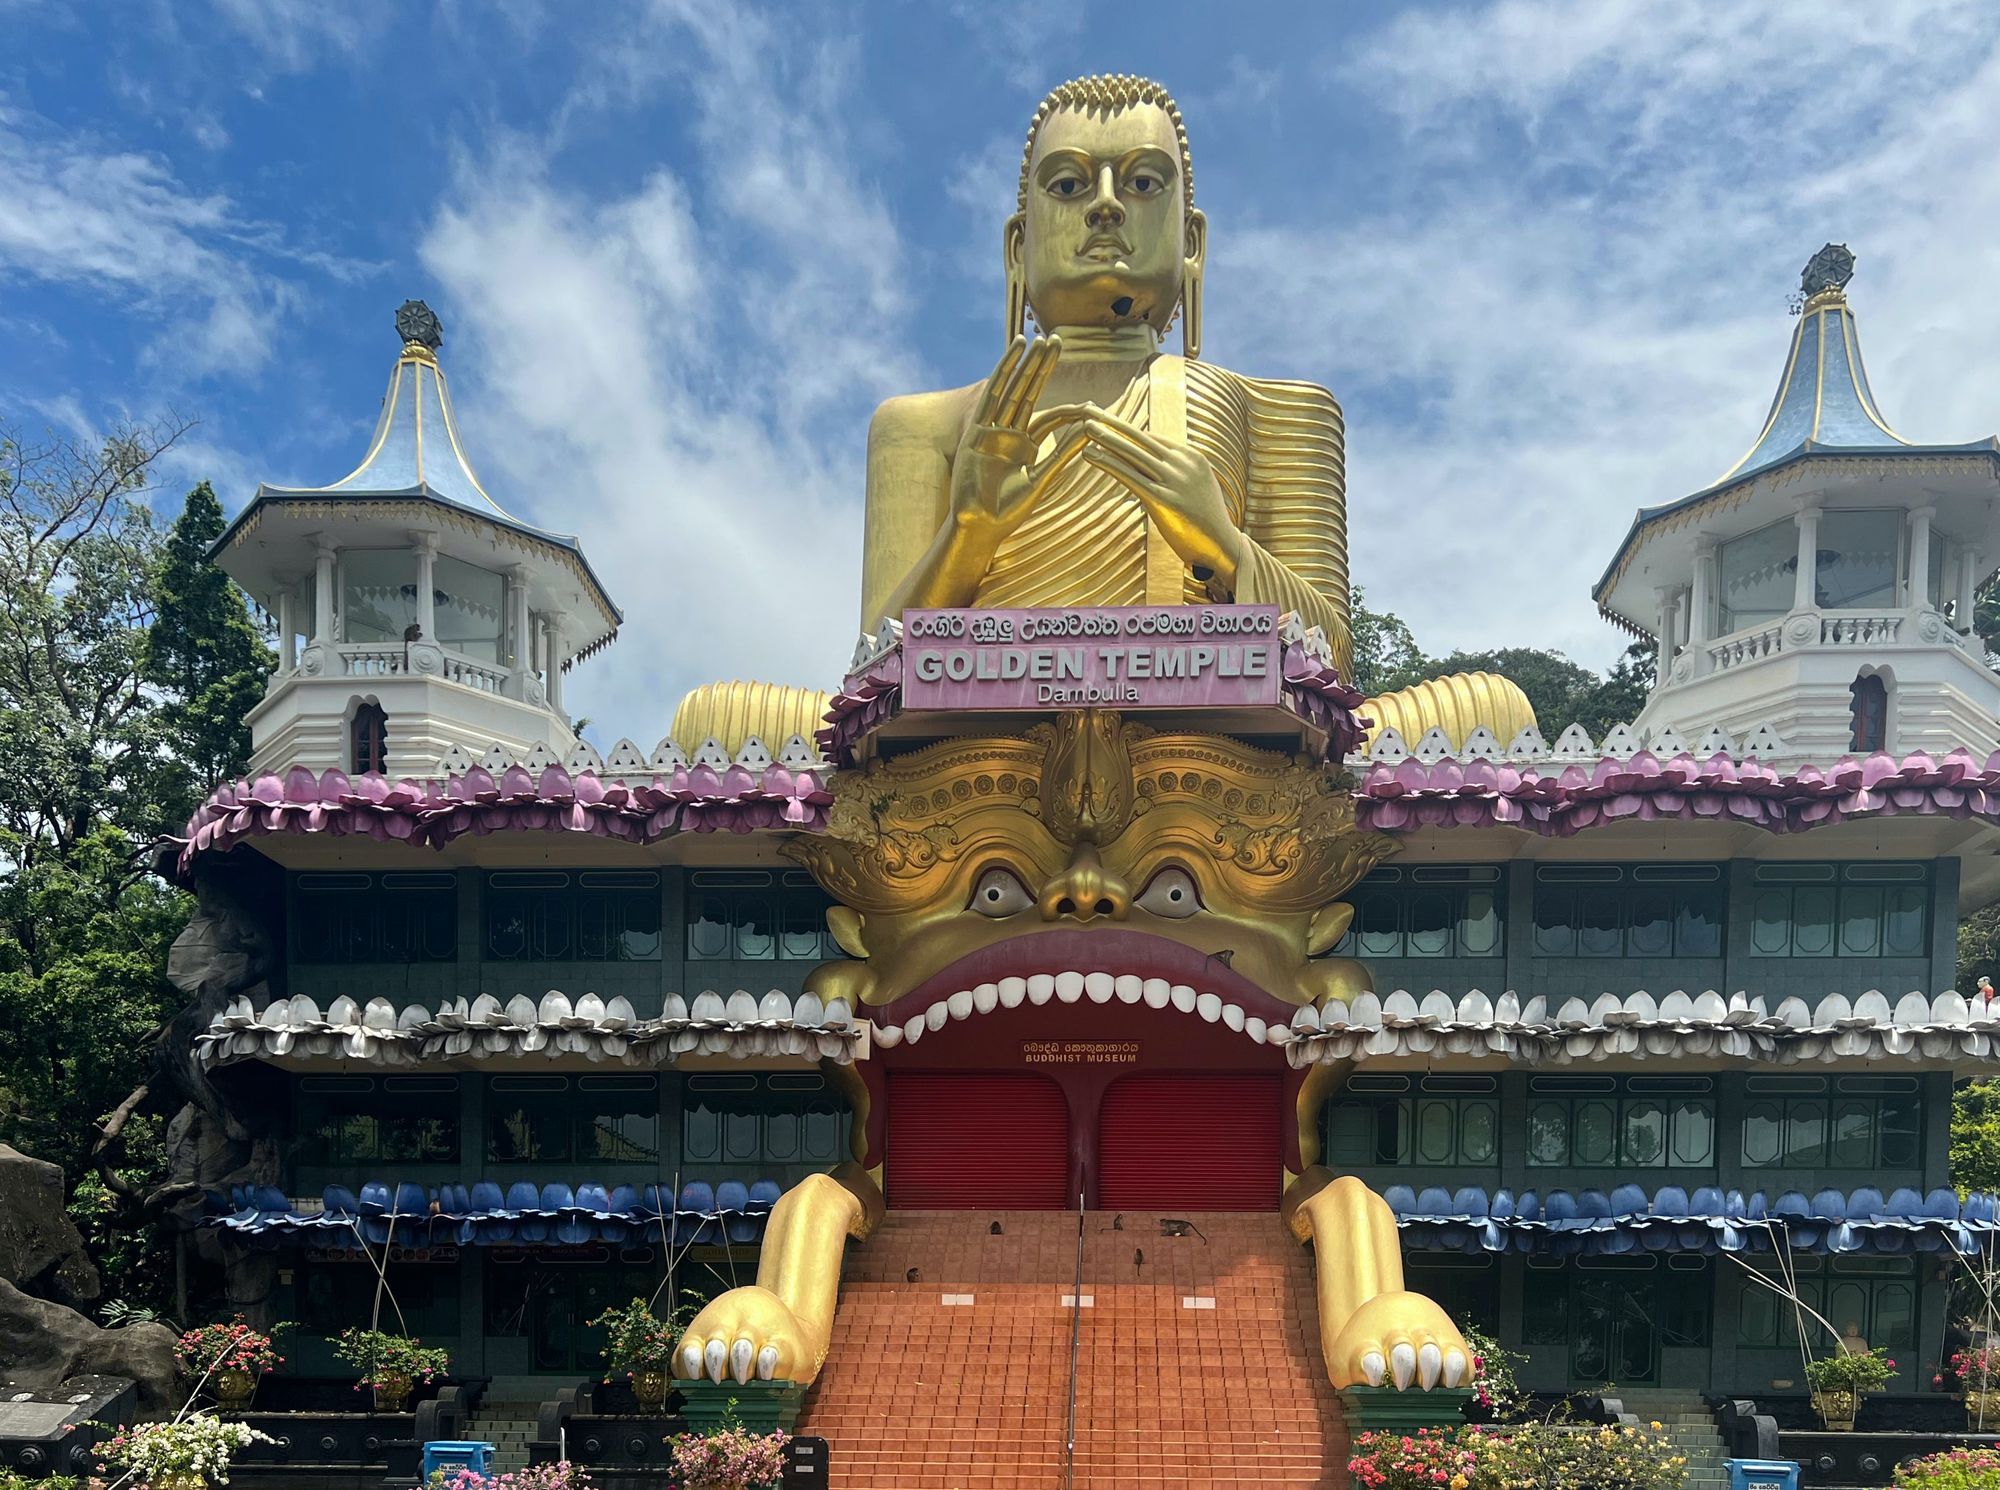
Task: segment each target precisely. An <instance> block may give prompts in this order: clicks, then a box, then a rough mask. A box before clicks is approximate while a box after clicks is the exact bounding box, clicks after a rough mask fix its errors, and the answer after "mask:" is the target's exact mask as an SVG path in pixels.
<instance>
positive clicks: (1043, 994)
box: [1028, 973, 1056, 1004]
mask: <svg viewBox="0 0 2000 1490" xmlns="http://www.w3.org/2000/svg"><path fill="white" fill-rule="evenodd" d="M1055 991H1056V980H1055V979H1054V978H1052V977H1050V976H1049V975H1048V974H1047V973H1036V974H1035V975H1034V977H1032V978H1030V979H1028V1002H1029V1003H1031V1004H1046V1003H1047V1002H1048V1001H1049V995H1050V994H1052V993H1054V992H1055Z"/></svg>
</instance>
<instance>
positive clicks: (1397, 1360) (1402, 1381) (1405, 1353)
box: [711, 1340, 1417, 1392]
mask: <svg viewBox="0 0 2000 1490" xmlns="http://www.w3.org/2000/svg"><path fill="white" fill-rule="evenodd" d="M711 1348H713V1347H711ZM1389 1375H1390V1376H1392V1377H1394V1378H1395V1382H1396V1390H1397V1391H1399V1392H1406V1391H1408V1390H1409V1388H1410V1383H1411V1382H1413V1381H1415V1380H1416V1379H1417V1352H1416V1347H1415V1346H1413V1345H1411V1344H1410V1343H1409V1342H1408V1341H1407V1340H1406V1341H1404V1342H1403V1343H1402V1344H1401V1345H1395V1346H1391V1347H1390V1349H1389ZM721 1379H722V1378H721V1377H719V1376H718V1377H717V1378H716V1380H717V1381H720V1380H721Z"/></svg>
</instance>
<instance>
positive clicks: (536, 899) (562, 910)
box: [528, 890, 574, 962]
mask: <svg viewBox="0 0 2000 1490" xmlns="http://www.w3.org/2000/svg"><path fill="white" fill-rule="evenodd" d="M573 910H574V902H573V900H572V898H571V897H570V896H569V895H568V894H566V893H564V892H563V891H561V890H543V891H540V892H538V893H537V894H535V895H532V896H530V897H529V899H528V941H529V945H530V946H532V947H533V948H534V955H535V959H536V960H537V961H538V962H563V961H565V960H567V959H568V957H569V955H570V953H569V949H570V921H571V916H572V912H573Z"/></svg>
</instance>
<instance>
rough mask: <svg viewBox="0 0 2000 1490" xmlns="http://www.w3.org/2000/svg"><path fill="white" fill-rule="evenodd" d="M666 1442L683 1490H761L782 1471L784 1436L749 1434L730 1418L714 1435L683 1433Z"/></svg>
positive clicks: (781, 1474)
mask: <svg viewBox="0 0 2000 1490" xmlns="http://www.w3.org/2000/svg"><path fill="white" fill-rule="evenodd" d="M732 1405H733V1404H732ZM667 1442H668V1444H669V1445H671V1446H672V1448H673V1461H674V1479H675V1480H676V1481H677V1482H678V1483H679V1484H680V1485H681V1486H682V1487H683V1490H761V1487H765V1486H776V1485H777V1483H778V1481H779V1479H780V1478H781V1477H782V1476H783V1475H784V1472H785V1444H786V1443H787V1442H788V1438H787V1436H786V1435H785V1434H784V1433H782V1432H778V1433H752V1432H751V1431H750V1430H749V1429H748V1428H745V1427H743V1426H742V1425H741V1424H739V1423H737V1422H736V1421H735V1419H734V1418H733V1417H731V1416H725V1417H724V1419H723V1425H722V1427H720V1428H718V1429H717V1430H716V1431H715V1432H713V1433H682V1434H678V1435H676V1436H675V1437H673V1438H670V1439H668V1440H667Z"/></svg>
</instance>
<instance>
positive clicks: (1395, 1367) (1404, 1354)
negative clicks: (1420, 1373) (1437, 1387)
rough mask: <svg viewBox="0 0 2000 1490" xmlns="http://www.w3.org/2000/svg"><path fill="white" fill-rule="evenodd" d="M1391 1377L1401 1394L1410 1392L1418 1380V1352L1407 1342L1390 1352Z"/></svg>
mask: <svg viewBox="0 0 2000 1490" xmlns="http://www.w3.org/2000/svg"><path fill="white" fill-rule="evenodd" d="M1389 1375H1390V1376H1391V1377H1393V1378H1394V1379H1395V1382H1396V1390H1397V1391H1399V1392H1406V1391H1408V1390H1409V1389H1410V1383H1411V1382H1413V1381H1415V1380H1416V1379H1417V1352H1416V1351H1415V1349H1414V1348H1412V1347H1411V1345H1410V1343H1409V1342H1408V1341H1407V1340H1406V1341H1404V1342H1403V1343H1402V1344H1401V1345H1398V1346H1395V1347H1393V1348H1392V1349H1391V1350H1390V1351H1389Z"/></svg>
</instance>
